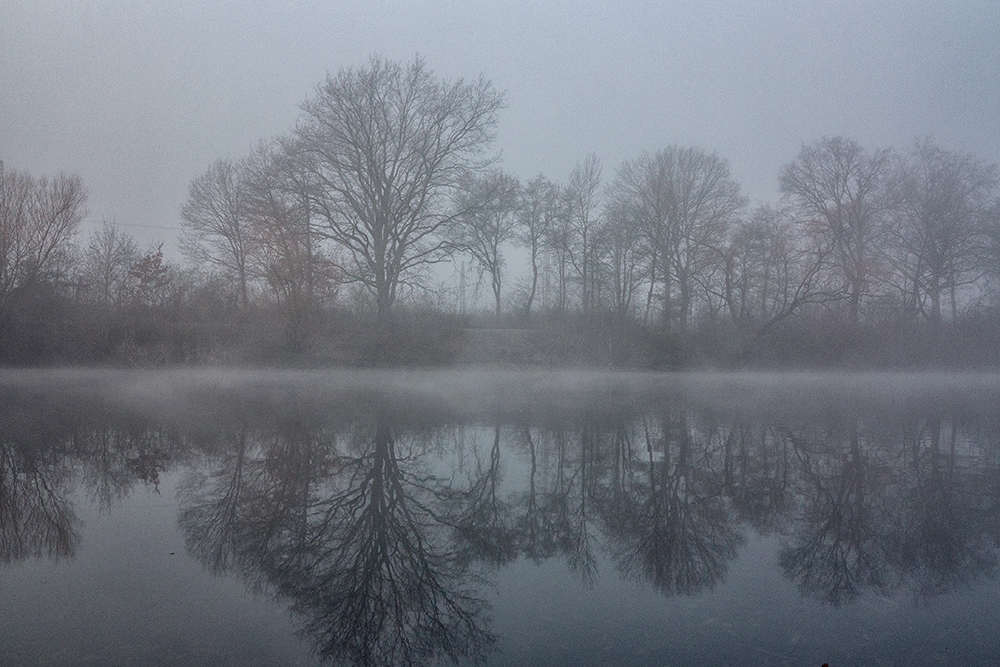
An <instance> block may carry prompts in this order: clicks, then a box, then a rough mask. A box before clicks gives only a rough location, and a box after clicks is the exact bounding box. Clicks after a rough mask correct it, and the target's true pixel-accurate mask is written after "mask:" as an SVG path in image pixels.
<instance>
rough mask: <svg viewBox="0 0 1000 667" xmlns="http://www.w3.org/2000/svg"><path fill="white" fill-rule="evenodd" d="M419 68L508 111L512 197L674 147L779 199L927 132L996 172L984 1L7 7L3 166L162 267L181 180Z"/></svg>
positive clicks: (501, 141) (0, 37) (996, 62)
mask: <svg viewBox="0 0 1000 667" xmlns="http://www.w3.org/2000/svg"><path fill="white" fill-rule="evenodd" d="M374 53H378V54H381V55H383V56H385V57H386V58H389V59H392V60H402V61H407V62H408V61H412V60H413V58H414V57H415V56H416V55H417V54H420V55H422V56H424V58H425V59H426V61H427V64H428V66H429V67H430V68H431V69H433V70H434V71H435V72H436V73H437V74H438V75H439V76H441V77H445V78H448V79H456V78H460V77H465V78H475V77H477V76H478V75H479V74H484V75H485V76H486V77H487V78H489V79H491V80H492V81H493V84H494V85H495V86H496V87H497V88H498V89H500V90H503V91H506V96H507V108H506V109H505V110H504V111H503V112H502V113H501V116H500V125H499V131H498V140H497V145H496V148H497V149H500V150H502V152H503V166H504V168H506V169H507V170H509V171H511V172H513V173H514V174H515V175H517V176H518V177H520V178H521V179H528V178H531V177H532V176H534V175H535V174H537V173H539V172H542V173H545V174H546V175H547V176H549V177H550V178H551V179H553V180H556V181H564V180H565V179H566V177H567V175H568V173H569V171H570V170H571V169H572V168H573V165H574V164H575V163H576V162H577V161H578V160H581V159H583V158H584V157H585V156H586V154H587V153H588V152H594V153H596V154H597V155H598V156H599V157H600V158H601V159H602V160H603V162H604V173H605V179H606V180H610V179H611V178H612V177H613V175H614V169H615V167H616V166H617V165H618V164H619V163H620V162H621V161H622V160H624V159H627V158H631V157H634V156H636V155H638V154H639V153H641V152H642V151H644V150H648V151H655V150H657V149H660V148H663V147H665V146H667V145H670V144H677V145H680V146H692V145H693V146H697V147H700V148H703V149H706V150H709V151H716V152H718V153H719V154H720V155H721V156H722V157H724V158H726V159H728V160H729V161H730V163H731V166H732V172H733V175H734V176H735V178H736V179H737V180H739V181H740V183H741V184H742V186H743V189H744V192H745V193H746V194H747V195H749V196H750V198H751V200H754V201H773V200H775V199H776V198H777V178H778V170H779V169H780V167H781V165H783V164H785V163H787V162H789V161H790V160H792V159H793V158H794V157H795V155H796V154H797V152H798V150H799V148H800V147H801V145H802V144H803V143H811V142H813V141H815V140H817V139H819V138H820V137H822V136H832V135H838V134H839V135H844V136H847V137H850V138H853V139H855V140H857V141H859V142H861V143H862V144H863V145H864V146H866V147H868V148H881V147H889V146H893V147H896V148H903V149H905V148H907V147H908V146H909V145H910V144H911V143H912V141H913V140H914V139H915V138H916V137H922V136H928V135H930V136H932V137H933V138H934V139H935V140H936V141H937V142H938V143H939V144H941V145H943V146H945V147H946V148H952V149H962V150H968V151H970V152H972V153H974V154H975V155H977V156H978V157H980V158H981V159H984V160H987V161H989V162H1000V2H997V0H934V1H930V0H928V1H926V2H924V1H916V0H911V1H903V0H899V1H879V0H868V1H854V0H800V1H797V2H793V1H790V0H789V1H785V0H760V1H753V2H751V1H749V0H744V1H738V0H700V1H694V0H691V1H683V0H659V1H645V2H622V1H618V2H585V1H580V0H575V1H572V2H570V1H550V0H530V1H525V2H520V1H518V2H504V1H503V0H462V1H459V0H451V1H446V0H420V1H416V0H414V1H410V2H403V1H401V0H400V1H388V0H386V1H381V2H380V1H378V0H359V1H355V0H351V1H345V0H316V1H299V2H296V1H294V0H288V1H285V2H264V1H256V2H251V1H247V0H240V1H236V0H233V1H229V2H213V1H212V0H169V1H166V2H152V1H144V2H140V1H138V0H131V1H130V0H2V1H0V160H3V161H4V163H5V165H6V167H7V168H8V169H12V168H13V169H23V170H27V171H29V172H31V173H33V174H36V175H40V174H45V173H56V172H60V171H66V172H73V173H78V174H80V175H81V176H82V177H83V180H84V183H85V184H86V186H87V188H88V190H89V193H90V200H89V210H90V221H94V222H98V223H99V222H100V220H101V219H103V218H107V219H109V220H110V219H114V220H115V221H116V222H117V223H118V224H119V225H120V226H122V227H123V228H125V229H127V231H129V232H130V233H132V234H133V235H134V236H135V237H136V238H137V239H139V240H140V241H141V242H142V243H143V244H144V245H145V244H148V243H154V242H160V241H162V242H164V243H165V248H166V249H172V248H173V246H174V244H175V241H176V238H177V235H178V229H179V211H180V207H181V205H182V204H183V203H184V200H185V198H186V196H187V188H188V185H189V184H190V182H191V180H192V179H193V178H195V177H196V176H198V175H199V174H201V173H202V172H204V171H205V169H206V168H207V167H208V165H209V164H210V163H211V162H212V161H213V160H215V159H217V158H220V157H239V156H241V155H243V154H245V153H246V152H248V150H249V149H250V148H251V146H253V145H254V144H255V143H256V142H258V141H259V140H261V139H267V138H270V137H273V136H275V135H278V134H282V133H285V132H287V131H288V130H289V129H290V128H291V127H292V126H293V124H294V122H295V119H296V117H297V116H298V105H299V104H300V103H301V102H302V101H303V100H304V99H306V98H307V97H309V96H310V95H311V94H312V93H313V90H314V89H315V87H316V85H317V84H318V83H319V82H320V81H321V80H322V79H323V78H324V76H325V75H326V73H327V72H336V71H337V70H338V69H340V68H341V67H357V66H363V65H365V63H366V62H367V60H368V58H369V56H370V55H372V54H374Z"/></svg>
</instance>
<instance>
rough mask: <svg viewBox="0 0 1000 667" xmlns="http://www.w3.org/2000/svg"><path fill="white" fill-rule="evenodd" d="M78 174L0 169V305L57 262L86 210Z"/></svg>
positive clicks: (66, 248) (73, 235)
mask: <svg viewBox="0 0 1000 667" xmlns="http://www.w3.org/2000/svg"><path fill="white" fill-rule="evenodd" d="M86 202H87V192H86V190H84V188H83V182H82V181H81V180H80V177H79V176H70V175H66V174H60V175H58V176H56V177H54V178H49V177H47V176H42V177H41V178H35V177H33V176H31V175H29V174H26V173H24V172H18V171H0V308H2V307H4V306H5V305H6V304H5V303H4V302H5V301H6V300H7V298H8V297H9V296H10V295H11V293H12V292H13V291H14V290H16V289H19V288H28V287H31V286H32V285H33V284H34V283H35V282H36V281H38V280H39V279H44V278H45V277H46V274H47V273H48V272H50V271H51V270H53V269H55V268H56V267H57V264H59V263H60V262H61V260H62V259H63V258H64V255H65V253H66V252H67V251H68V248H69V245H70V243H71V242H72V240H73V238H74V237H75V236H76V232H77V229H78V227H79V225H80V222H82V221H83V219H84V217H86V215H87V208H86Z"/></svg>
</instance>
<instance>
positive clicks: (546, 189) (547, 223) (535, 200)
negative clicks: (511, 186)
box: [517, 174, 559, 316]
mask: <svg viewBox="0 0 1000 667" xmlns="http://www.w3.org/2000/svg"><path fill="white" fill-rule="evenodd" d="M558 200H559V188H558V186H556V185H555V184H554V183H552V181H550V180H549V179H547V178H545V176H543V175H541V174H539V175H538V176H536V177H535V178H533V179H531V180H530V181H529V182H528V184H527V185H526V186H525V187H524V189H523V190H522V192H521V203H520V206H519V207H518V212H517V223H518V227H519V233H518V235H517V236H518V239H519V241H520V243H521V245H522V246H523V247H525V248H527V250H528V258H529V261H530V263H531V287H530V288H529V289H528V298H527V299H526V300H525V304H524V312H525V314H526V315H528V316H530V315H531V306H532V304H533V303H534V300H535V295H536V294H537V292H538V277H539V269H540V267H539V262H540V261H541V259H542V253H543V252H544V251H545V242H546V238H547V237H548V235H549V232H550V230H551V229H552V227H553V225H554V224H555V220H556V217H557V216H558V214H559V204H558Z"/></svg>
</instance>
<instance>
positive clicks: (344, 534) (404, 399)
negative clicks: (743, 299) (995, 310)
mask: <svg viewBox="0 0 1000 667" xmlns="http://www.w3.org/2000/svg"><path fill="white" fill-rule="evenodd" d="M0 403H2V408H0V623H2V626H3V628H4V630H3V632H2V635H0V656H2V658H0V662H2V663H3V664H5V665H7V664H10V665H326V664H338V665H339V664H345V665H393V664H451V663H452V662H457V663H458V664H474V663H477V662H481V663H485V664H488V665H527V664H553V665H611V664H639V665H695V664H697V665H758V664H761V665H816V666H817V667H818V666H819V665H820V664H822V663H829V665H831V667H841V666H846V665H866V666H869V665H908V666H910V665H997V664H1000V632H998V631H997V628H998V627H1000V585H998V581H997V570H998V553H1000V552H998V549H1000V375H996V374H986V373H984V374H948V373H941V374H917V373H888V374H874V373H872V374H865V373H857V374H847V373H844V374H838V373H825V374H809V373H779V374H764V373H760V374H753V373H747V374H723V373H718V374H713V373H706V374H661V373H640V374H626V373H602V372H579V373H577V372H569V371H551V372H550V371H541V370H533V371H507V370H487V369H483V370H477V369H469V370H461V371H454V372H445V371H400V372H375V371H372V372H353V371H263V370H173V371H124V370H114V371H96V370H40V371H25V370H7V371H3V372H2V374H0Z"/></svg>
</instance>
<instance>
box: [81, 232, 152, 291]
mask: <svg viewBox="0 0 1000 667" xmlns="http://www.w3.org/2000/svg"><path fill="white" fill-rule="evenodd" d="M138 258H139V246H138V245H137V244H136V242H135V239H133V238H132V237H131V236H129V235H128V234H126V233H125V232H123V231H121V230H120V229H118V227H117V226H116V225H115V222H114V221H113V220H112V221H108V220H104V222H103V223H102V225H101V227H100V228H99V229H96V230H95V231H94V233H93V234H91V236H90V239H89V240H88V242H87V247H86V248H85V249H84V251H83V264H82V266H81V271H82V277H83V279H84V280H85V281H86V282H87V283H88V285H89V289H90V293H91V294H92V295H93V298H94V299H96V300H97V301H99V302H101V303H121V302H122V300H123V299H124V298H125V296H126V294H127V293H128V281H129V269H130V267H131V266H132V265H133V264H134V263H135V262H136V260H137V259H138Z"/></svg>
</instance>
